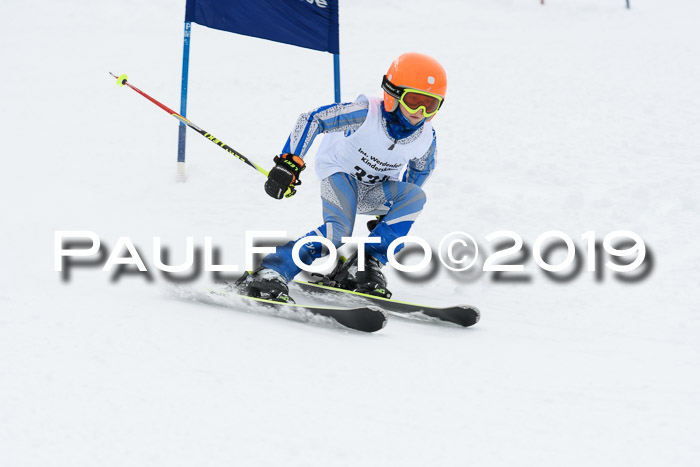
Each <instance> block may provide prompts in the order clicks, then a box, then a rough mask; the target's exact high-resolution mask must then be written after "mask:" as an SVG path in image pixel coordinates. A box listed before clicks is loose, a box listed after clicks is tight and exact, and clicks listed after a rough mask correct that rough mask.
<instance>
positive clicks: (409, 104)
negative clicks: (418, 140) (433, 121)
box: [382, 75, 445, 118]
mask: <svg viewBox="0 0 700 467" xmlns="http://www.w3.org/2000/svg"><path fill="white" fill-rule="evenodd" d="M382 89H383V90H384V91H386V93H387V94H389V95H390V96H391V97H393V98H395V99H398V100H399V103H400V104H401V105H402V106H403V107H404V109H406V110H407V111H408V112H409V113H411V114H414V113H416V112H418V111H419V110H421V109H423V116H425V117H426V118H430V117H432V116H433V115H435V114H436V113H437V111H438V110H440V107H442V103H443V102H445V99H444V98H443V97H442V96H438V95H437V94H433V93H430V92H427V91H421V90H420V89H413V88H407V87H405V86H396V85H394V84H393V83H392V82H391V81H389V79H388V78H387V77H386V75H384V79H383V80H382Z"/></svg>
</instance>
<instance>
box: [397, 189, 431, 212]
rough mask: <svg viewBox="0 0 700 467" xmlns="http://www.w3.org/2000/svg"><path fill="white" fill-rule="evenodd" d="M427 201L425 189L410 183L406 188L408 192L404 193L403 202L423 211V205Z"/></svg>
mask: <svg viewBox="0 0 700 467" xmlns="http://www.w3.org/2000/svg"><path fill="white" fill-rule="evenodd" d="M426 201H427V196H426V195H425V191H423V188H421V187H419V186H418V185H414V184H413V183H408V184H407V186H406V191H405V192H404V200H403V202H404V203H406V204H410V205H414V206H415V207H416V209H417V210H421V209H423V205H425V202H426Z"/></svg>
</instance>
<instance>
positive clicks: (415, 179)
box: [403, 130, 437, 186]
mask: <svg viewBox="0 0 700 467" xmlns="http://www.w3.org/2000/svg"><path fill="white" fill-rule="evenodd" d="M436 154H437V138H436V137H435V130H433V143H432V144H431V145H430V147H429V148H428V150H427V151H426V153H425V154H423V155H422V156H421V157H419V158H417V159H411V160H410V161H408V166H407V167H406V172H404V174H403V181H404V182H409V183H414V184H416V185H418V186H423V184H424V183H425V182H426V181H427V180H428V178H429V177H430V175H431V174H432V173H433V170H435V165H436V159H435V156H436Z"/></svg>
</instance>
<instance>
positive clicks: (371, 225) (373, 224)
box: [367, 214, 386, 232]
mask: <svg viewBox="0 0 700 467" xmlns="http://www.w3.org/2000/svg"><path fill="white" fill-rule="evenodd" d="M385 215H386V214H384V215H383V216H377V217H376V218H374V219H372V220H371V221H367V228H368V229H369V231H370V232H371V231H373V230H374V228H375V227H377V224H379V223H380V222H381V221H383V220H384V216H385Z"/></svg>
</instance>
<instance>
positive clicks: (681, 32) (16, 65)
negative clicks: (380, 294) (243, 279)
mask: <svg viewBox="0 0 700 467" xmlns="http://www.w3.org/2000/svg"><path fill="white" fill-rule="evenodd" d="M546 3H547V4H546V5H545V6H542V5H540V4H539V2H538V1H536V0H498V1H486V0H460V1H457V0H454V1H448V0H445V1H434V2H423V1H419V0H411V1H409V0H406V1H398V0H388V1H384V2H375V1H370V0H354V1H349V0H343V1H341V13H340V14H341V52H342V56H341V68H342V69H341V73H342V88H343V89H342V91H343V99H344V100H352V99H354V98H355V97H356V96H357V95H358V94H360V93H368V94H373V95H379V93H380V89H379V84H380V82H381V76H382V74H383V73H384V72H385V71H386V69H387V68H388V66H389V63H390V62H391V60H393V59H394V58H395V57H396V56H398V55H399V54H401V53H403V52H406V51H411V50H415V51H420V52H424V53H428V54H431V55H434V56H435V57H437V58H438V59H439V60H440V61H441V62H442V63H443V64H444V66H445V68H446V70H447V72H448V77H449V88H448V93H447V99H446V104H445V106H444V109H443V110H441V111H440V113H439V114H438V115H437V117H436V118H435V119H434V121H433V123H434V125H435V127H436V128H437V132H438V138H439V148H438V151H439V154H438V168H437V171H436V173H435V174H434V175H433V177H432V178H431V180H429V181H428V183H427V184H426V186H425V189H426V192H427V195H428V204H427V205H426V209H425V211H424V212H423V214H422V215H421V217H420V218H419V220H418V221H417V222H416V224H415V228H414V230H413V231H412V233H414V234H415V235H418V236H421V237H423V238H425V239H426V240H427V241H428V242H429V243H430V244H431V245H433V246H434V247H437V245H438V244H439V242H440V240H441V239H442V238H443V237H444V236H445V235H447V234H448V233H450V232H453V231H464V232H468V233H470V234H471V235H472V236H473V237H474V238H475V239H477V241H478V242H479V245H480V246H481V247H482V252H481V254H480V261H479V262H478V264H477V267H476V268H475V269H473V270H472V271H471V272H469V273H462V274H458V273H451V272H450V271H449V270H448V269H446V268H445V267H444V266H442V265H440V264H438V265H437V267H435V268H434V269H433V270H432V271H431V274H430V275H429V277H422V276H421V277H419V278H418V279H416V278H415V276H411V277H407V278H402V277H401V276H399V274H398V273H397V272H396V271H389V272H388V276H389V280H390V288H391V289H392V290H393V291H394V293H395V296H396V297H398V298H401V299H404V300H408V301H415V302H427V303H433V304H436V305H447V304H453V303H463V302H467V303H472V304H476V305H478V306H479V307H480V308H481V310H482V312H483V318H482V321H481V322H480V323H479V324H478V325H476V326H474V327H473V328H470V329H459V328H453V327H444V326H435V325H427V324H415V323H412V322H407V321H405V320H397V319H391V320H390V322H389V324H388V326H387V327H386V328H385V329H383V330H382V331H381V332H378V333H376V334H372V335H364V334H360V333H352V332H347V331H344V330H340V329H336V328H328V327H323V326H316V325H313V324H305V323H300V322H294V321H290V320H287V319H281V318H278V317H271V316H267V315H261V314H256V313H249V312H244V311H241V310H238V309H236V308H226V307H215V306H208V305H203V304H200V303H196V302H193V301H187V300H181V299H178V297H177V296H176V294H173V293H172V291H171V290H170V283H169V282H168V281H167V280H165V279H164V278H163V276H162V274H161V273H160V272H159V271H157V270H156V269H155V267H154V262H153V258H152V256H153V244H152V242H153V237H155V236H160V237H161V239H162V243H163V245H165V246H167V247H168V249H169V251H170V253H171V254H170V262H172V263H174V264H177V263H179V262H182V261H183V260H184V257H185V239H186V237H188V236H192V237H193V238H194V239H195V244H196V245H197V246H198V247H201V246H202V245H203V242H204V237H206V236H209V237H212V239H213V242H214V244H215V245H216V246H217V247H218V248H219V249H220V251H221V258H220V260H221V261H222V262H225V263H227V264H238V265H239V266H240V267H241V268H243V265H244V261H245V257H244V243H245V232H246V231H247V230H258V231H260V230H285V231H286V232H287V235H288V237H290V238H294V237H295V236H297V235H300V234H302V233H305V232H307V231H309V230H311V229H312V228H315V227H316V226H317V225H319V224H320V223H321V213H320V202H319V185H318V182H317V181H316V180H315V177H314V173H313V169H312V168H310V169H309V170H308V171H306V172H305V173H304V174H303V177H302V179H303V181H304V183H303V185H302V186H301V187H300V190H299V193H298V195H297V196H295V197H294V198H292V199H288V200H282V201H276V200H273V199H271V198H269V197H268V196H267V195H266V194H265V193H264V190H263V186H262V185H263V177H262V176H260V175H259V174H257V173H256V172H255V171H253V170H251V169H250V167H247V166H246V165H244V164H242V163H241V162H240V161H238V160H236V159H235V158H233V157H231V156H229V155H227V154H226V153H225V152H224V151H222V150H221V149H219V148H217V147H216V146H215V145H213V144H211V142H209V141H207V140H206V139H205V138H202V137H201V136H200V135H198V134H196V133H194V132H191V131H190V132H189V133H188V142H187V145H188V148H187V157H188V162H187V170H188V179H187V182H186V183H175V158H176V151H177V141H176V138H177V122H176V121H175V120H174V119H173V118H172V117H170V116H168V115H166V114H165V113H164V112H162V111H161V110H160V109H158V108H157V107H156V106H154V105H153V104H151V103H150V102H148V101H146V100H145V99H143V98H142V97H140V96H138V95H137V94H136V93H134V92H133V91H131V90H129V89H128V88H121V89H120V88H118V87H117V86H115V82H114V79H113V78H112V77H110V76H109V75H108V74H107V72H109V71H112V72H114V73H127V74H128V75H129V78H130V81H131V82H132V83H133V84H134V85H136V86H138V87H139V88H141V89H142V90H144V91H145V92H148V93H149V94H151V95H153V96H154V97H156V98H157V99H160V100H161V101H163V102H164V103H165V104H166V105H169V106H171V107H173V108H176V109H177V108H179V95H180V73H181V58H182V29H183V28H182V20H183V18H184V7H185V2H184V0H177V1H175V0H152V1H148V2H142V1H135V0H124V1H120V2H94V1H88V0H70V1H67V2H49V1H38V0H33V1H32V0H28V1H25V2H2V4H1V5H0V13H1V15H2V18H3V28H2V32H1V33H0V34H1V35H2V46H1V47H2V48H1V49H0V54H1V55H0V59H1V60H0V63H2V70H3V73H2V85H1V86H0V102H2V107H3V110H2V112H1V113H0V122H1V124H0V128H2V130H1V131H2V134H3V138H2V145H1V146H0V147H1V148H2V149H1V151H2V155H3V158H2V160H3V172H2V182H1V183H0V190H1V193H0V194H1V195H2V222H3V229H2V249H1V250H0V251H1V257H0V264H1V265H2V268H1V270H0V310H1V311H0V465H2V466H12V467H15V466H46V465H61V466H95V465H100V466H124V465H149V466H174V465H182V466H193V465H198V466H208V465H239V466H244V465H255V466H279V465H289V466H309V465H318V466H357V465H368V466H370V465H377V466H414V465H416V466H417V465H440V466H464V465H487V466H513V465H533V466H535V465H537V466H542V465H547V466H560V465H567V466H575V465H576V466H578V465H580V466H589V465H598V466H602V465H608V466H620V465H635V466H658V465H675V466H681V465H684V466H690V465H696V463H697V459H699V458H700V443H699V442H698V437H697V432H698V430H699V429H700V426H699V425H700V423H699V422H698V420H700V405H698V400H699V396H700V391H699V390H700V381H699V377H698V366H699V365H700V355H699V350H700V339H699V338H700V332H699V331H700V319H699V318H698V311H697V302H698V298H700V296H699V294H698V286H700V277H699V274H698V260H700V254H699V253H698V248H697V241H698V240H697V238H698V236H697V232H698V229H699V228H700V219H699V218H698V208H697V206H698V201H700V199H699V198H700V197H699V196H698V189H697V180H698V179H700V158H699V156H700V132H698V122H699V121H700V92H699V91H700V87H699V86H698V83H700V61H698V57H699V56H700V40H698V39H699V37H698V33H697V27H696V26H697V24H696V23H697V18H698V15H699V14H700V5H698V2H694V1H691V0H668V1H664V2H655V1H651V0H632V1H631V3H632V9H631V10H627V9H625V8H624V3H625V2H624V1H623V0H569V1H563V0H548V1H547V2H546ZM332 100H333V87H332V58H331V56H330V55H329V54H326V53H320V52H314V51H310V50H304V49H299V48H295V47H292V46H287V45H283V44H275V43H272V42H268V41H263V40H256V39H252V38H248V37H242V36H237V35H233V34H227V33H223V32H220V31H214V30H208V29H206V28H203V27H200V26H198V25H194V26H193V30H192V56H191V67H190V90H189V106H188V114H187V115H188V117H189V118H191V119H192V120H193V121H194V122H195V123H197V124H198V125H199V126H201V127H202V128H204V129H206V130H208V131H210V132H211V133H213V134H214V135H216V136H218V137H219V138H221V139H222V140H224V141H225V142H226V143H228V144H229V145H231V146H233V147H234V148H236V149H238V150H239V151H241V152H242V153H243V154H246V155H247V156H248V157H250V158H251V159H253V160H254V161H256V162H258V163H260V164H262V165H264V166H269V165H271V159H272V156H273V155H275V154H277V153H278V152H279V150H280V149H281V148H282V145H283V144H284V141H285V140H286V137H287V134H288V132H289V130H290V129H291V127H292V125H293V123H294V121H295V120H296V118H297V116H298V115H299V114H300V113H301V112H304V111H307V110H310V109H312V108H315V107H317V106H320V105H324V104H328V103H330V102H332ZM314 151H315V149H314V150H312V153H311V154H309V161H312V160H313V152H314ZM311 165H313V164H311ZM367 220H368V218H367V217H362V216H361V217H358V222H357V232H358V233H360V234H362V233H364V232H366V229H365V227H364V223H365V222H366V221H367ZM621 229H623V230H630V231H633V232H636V233H637V234H638V235H640V236H641V238H642V239H643V240H644V242H645V243H646V245H647V247H648V250H649V253H650V255H649V258H648V260H647V261H646V262H645V264H644V268H645V270H646V271H647V274H646V276H644V277H643V278H642V279H638V280H636V281H631V282H630V281H624V280H621V278H620V277H619V276H617V275H615V274H614V273H613V272H612V271H610V270H609V269H606V268H605V267H604V266H602V264H601V265H599V272H598V273H595V272H589V271H587V270H586V267H585V258H586V250H585V246H586V242H585V241H584V240H582V239H581V235H583V234H584V233H585V232H588V231H594V232H595V235H596V238H597V239H598V240H601V241H602V239H603V237H604V236H605V235H606V234H607V233H609V232H612V231H615V230H621ZM58 230H88V231H92V232H95V233H96V234H97V235H98V236H99V238H100V239H101V241H102V243H103V245H104V246H105V247H106V253H109V252H110V250H111V248H112V247H114V246H115V245H116V244H117V241H118V239H119V237H122V236H127V237H129V238H131V240H132V241H133V242H134V244H135V245H136V246H137V248H138V249H139V251H140V253H142V255H143V257H144V262H145V263H146V265H147V266H148V267H149V271H150V276H147V275H145V274H125V275H121V276H118V277H116V278H115V277H114V275H113V273H110V272H102V271H101V268H100V265H99V264H95V265H93V266H91V267H82V268H73V269H71V270H70V278H69V279H66V280H64V279H63V278H62V275H61V273H58V272H55V271H54V232H55V231H58ZM500 230H511V231H514V232H517V233H518V234H519V235H520V236H521V237H522V238H523V240H524V242H525V245H526V246H527V247H528V248H529V250H528V252H527V254H526V255H524V256H520V255H514V256H510V257H509V258H507V259H508V260H510V261H511V262H520V263H521V264H524V266H525V271H524V273H521V274H519V275H517V276H519V277H522V276H523V275H525V276H526V277H525V279H526V280H524V281H522V280H521V281H512V280H510V281H506V280H501V279H503V278H504V277H505V278H508V277H509V276H504V277H500V278H499V276H497V275H496V274H494V273H492V272H481V271H480V268H481V267H482V266H483V261H484V259H485V258H486V256H488V255H489V254H490V253H492V252H493V251H494V249H495V248H494V244H493V243H490V242H488V241H487V240H486V236H487V235H488V234H490V233H492V232H496V231H500ZM549 230H560V231H562V232H565V233H566V234H568V235H569V236H571V238H572V239H573V241H574V242H575V243H576V245H577V247H578V251H577V256H576V257H577V258H580V259H581V260H582V261H584V264H583V267H582V268H581V270H580V271H579V272H578V273H576V272H575V271H574V273H573V274H571V278H570V279H569V280H567V281H559V282H558V281H555V280H553V279H552V278H549V277H548V276H547V275H545V274H544V273H543V271H542V269H541V268H539V267H538V266H537V265H536V264H535V262H534V260H533V257H532V250H533V244H534V242H535V240H536V239H537V237H538V236H539V235H540V234H542V233H544V232H546V231H549ZM500 240H503V239H500ZM563 256H564V255H563V250H557V254H555V255H553V256H552V258H551V259H550V261H551V262H552V263H556V262H558V261H561V260H562V259H563ZM405 259H406V261H407V262H411V261H418V259H419V258H418V257H416V256H414V255H408V256H406V257H405ZM602 259H603V262H605V261H607V260H608V259H609V258H608V256H607V254H604V255H603V258H602ZM565 273H566V271H565ZM561 274H564V273H561ZM419 276H420V275H419ZM513 276H516V275H511V276H510V278H511V279H512V277H513ZM630 276H635V274H630V275H627V276H625V277H630ZM211 280H212V278H211V275H209V274H201V275H200V276H199V278H198V280H196V281H194V282H192V283H190V287H192V288H196V287H200V288H202V287H206V286H207V284H209V283H210V282H211Z"/></svg>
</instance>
